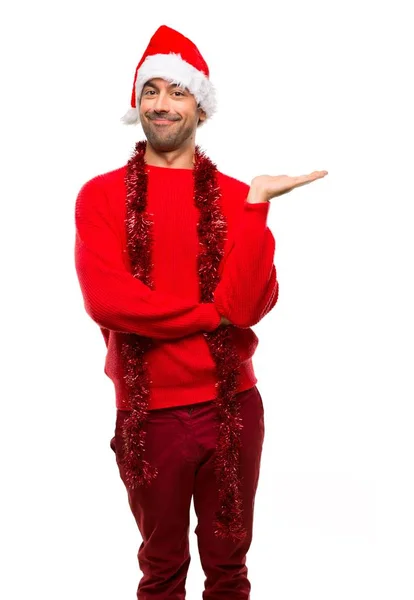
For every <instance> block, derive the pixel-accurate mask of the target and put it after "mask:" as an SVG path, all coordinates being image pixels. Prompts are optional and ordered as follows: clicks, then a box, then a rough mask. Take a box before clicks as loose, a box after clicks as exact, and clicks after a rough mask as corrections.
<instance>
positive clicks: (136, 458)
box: [121, 140, 246, 540]
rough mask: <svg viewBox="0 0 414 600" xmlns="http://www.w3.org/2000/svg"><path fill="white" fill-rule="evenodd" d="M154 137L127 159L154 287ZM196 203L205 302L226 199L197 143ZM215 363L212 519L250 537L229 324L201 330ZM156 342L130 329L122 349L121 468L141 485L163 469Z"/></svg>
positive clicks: (141, 272)
mask: <svg viewBox="0 0 414 600" xmlns="http://www.w3.org/2000/svg"><path fill="white" fill-rule="evenodd" d="M146 144H147V142H146V141H145V140H143V141H139V142H137V143H136V145H135V149H134V152H133V154H132V156H131V158H130V159H129V161H128V164H127V172H126V176H125V183H126V190H127V193H126V218H125V224H126V232H127V249H128V254H129V259H130V263H131V268H132V274H133V276H134V277H136V278H137V279H139V280H140V281H142V282H143V283H144V284H145V285H147V286H148V287H150V288H151V289H154V282H153V280H152V277H151V266H152V265H151V254H152V244H153V238H152V232H151V225H152V222H151V221H150V220H149V219H148V214H147V213H146V207H147V183H148V175H147V172H146V170H145V166H146V163H145V158H144V155H145V150H146ZM193 171H194V203H195V206H196V207H197V208H198V209H199V222H198V223H197V233H198V239H199V242H200V246H199V247H201V249H200V251H199V254H198V256H197V268H198V276H199V283H200V302H213V301H214V290H215V288H216V286H217V284H218V281H219V265H220V261H221V259H222V257H223V254H224V242H225V239H226V238H225V235H226V233H227V224H226V220H225V218H224V215H223V214H222V212H221V207H220V203H219V199H220V188H219V186H218V182H217V174H216V171H217V167H216V165H215V164H214V163H213V162H212V161H211V160H210V159H209V158H208V157H206V156H205V154H204V152H202V151H201V150H200V147H199V146H196V148H195V164H194V169H193ZM202 333H203V335H204V336H205V339H206V342H207V344H208V347H209V350H210V352H211V355H212V357H213V359H214V362H215V364H216V373H217V383H216V388H217V395H216V398H215V399H214V402H215V406H216V408H217V445H216V462H215V474H216V479H217V485H218V498H219V506H218V509H217V512H216V520H215V522H214V524H213V526H214V533H215V535H216V536H217V537H219V538H227V537H229V538H232V539H234V540H240V539H243V538H244V537H245V535H246V529H245V528H244V526H243V519H242V512H243V506H242V494H241V473H240V446H241V435H240V432H241V429H242V427H243V424H242V418H241V416H240V414H239V402H238V400H237V398H236V390H237V386H238V381H239V374H240V357H239V355H238V353H237V351H236V348H235V345H234V342H233V339H232V336H231V333H230V329H229V326H219V327H217V328H216V329H215V330H214V331H211V332H202ZM151 346H152V340H151V338H148V337H144V336H140V335H137V334H133V333H128V334H124V341H123V344H122V349H121V354H122V358H123V364H124V380H125V383H126V387H127V390H128V400H129V407H130V410H131V413H130V414H129V415H128V417H127V418H126V419H124V421H123V425H122V432H121V435H122V443H123V449H122V450H123V451H122V466H123V469H124V479H125V482H126V485H127V486H128V487H130V488H131V489H135V488H136V486H139V485H150V483H151V482H152V480H153V479H154V478H155V477H157V475H158V469H157V467H156V466H155V465H151V464H149V462H148V461H147V460H145V436H146V433H147V432H146V431H145V422H146V418H147V415H148V400H149V397H150V383H151V382H150V381H149V377H148V369H147V362H146V360H145V353H146V351H147V350H149V348H151Z"/></svg>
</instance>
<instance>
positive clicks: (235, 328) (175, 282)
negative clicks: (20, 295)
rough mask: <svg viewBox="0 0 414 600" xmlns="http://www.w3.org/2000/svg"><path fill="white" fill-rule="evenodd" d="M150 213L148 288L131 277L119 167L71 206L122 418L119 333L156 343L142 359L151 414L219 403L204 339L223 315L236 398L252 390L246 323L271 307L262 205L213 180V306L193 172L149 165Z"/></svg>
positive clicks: (79, 257) (80, 270)
mask: <svg viewBox="0 0 414 600" xmlns="http://www.w3.org/2000/svg"><path fill="white" fill-rule="evenodd" d="M145 168H146V171H147V173H148V191H147V213H148V215H149V218H151V220H152V221H153V226H152V233H153V244H152V263H153V267H152V277H153V281H154V290H151V288H150V287H148V286H147V285H145V284H143V283H142V282H141V281H139V280H138V279H137V278H136V277H134V276H133V275H132V273H131V269H130V262H129V257H128V253H127V246H126V241H127V240H126V227H125V218H126V202H125V198H126V186H125V175H126V165H124V166H123V167H120V168H119V169H115V170H113V171H109V172H108V173H104V174H102V175H97V176H96V177H94V178H92V179H90V180H89V181H87V182H86V183H85V184H84V185H83V186H82V188H81V189H80V191H79V193H78V196H77V199H76V206H75V224H76V241H75V265H76V271H77V275H78V279H79V283H80V287H81V291H82V295H83V299H84V306H85V309H86V311H87V313H88V314H89V316H90V317H91V318H92V319H93V320H94V321H95V322H96V323H97V324H98V325H99V326H100V328H101V332H102V334H103V336H104V339H105V343H106V346H107V356H106V361H105V369H104V371H105V374H106V375H107V376H108V377H110V379H111V380H112V381H113V383H114V386H115V396H116V407H117V408H119V409H121V410H127V409H128V408H130V407H129V406H128V400H127V394H126V386H125V384H124V381H123V370H122V361H121V355H120V348H121V343H122V338H123V334H124V333H137V334H140V335H144V336H148V337H151V338H152V339H153V347H152V348H151V349H150V350H149V351H148V352H147V353H146V355H145V357H146V360H147V363H148V371H149V375H150V381H151V393H150V397H151V398H150V403H149V409H150V410H151V409H155V408H167V407H170V406H180V405H187V404H193V403H198V402H206V401H207V400H212V399H213V398H215V397H216V387H215V384H216V382H217V374H216V371H215V368H216V367H215V363H214V361H213V358H212V356H211V354H210V351H209V348H208V346H207V343H206V340H205V338H204V336H203V334H202V331H213V330H214V329H216V327H218V326H219V323H220V315H224V316H225V317H227V318H228V319H229V320H230V321H231V323H232V324H233V325H231V326H229V328H230V330H231V332H232V335H233V338H234V341H235V344H236V348H237V351H238V352H239V355H240V358H241V372H240V383H239V387H238V389H237V392H240V391H244V390H246V389H249V388H251V387H253V386H254V385H255V383H256V382H257V378H256V376H255V374H254V370H253V364H252V356H253V354H254V351H255V349H256V347H257V344H258V338H257V336H256V334H255V333H254V332H253V330H252V329H251V328H250V327H251V326H252V325H255V324H256V323H258V322H259V321H260V320H261V319H262V318H263V317H264V315H265V314H267V313H268V312H269V311H270V310H271V309H272V308H273V306H274V305H275V304H276V301H277V297H278V288H279V286H278V281H277V278H276V269H275V266H274V264H273V260H274V252H275V240H274V237H273V235H272V233H271V231H270V229H269V227H268V226H267V223H266V222H267V214H268V211H269V206H270V203H269V202H261V203H258V204H250V203H247V202H246V198H247V194H248V191H249V186H248V185H246V184H245V183H243V182H241V181H238V180H236V179H234V178H232V177H229V176H228V175H224V174H223V173H221V172H218V182H219V186H220V189H221V199H220V202H221V209H222V211H223V215H224V217H225V219H226V221H227V239H226V242H225V248H224V256H223V259H222V261H221V266H220V281H219V283H218V285H217V288H216V290H215V293H214V302H210V303H200V302H199V280H198V273H197V261H196V257H197V253H198V248H199V245H198V244H199V242H198V236H197V229H196V225H197V220H198V215H199V211H198V209H197V207H196V206H195V204H194V180H193V171H192V169H173V168H167V167H158V166H153V165H147V166H146V167H145Z"/></svg>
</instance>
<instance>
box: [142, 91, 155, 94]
mask: <svg viewBox="0 0 414 600" xmlns="http://www.w3.org/2000/svg"><path fill="white" fill-rule="evenodd" d="M152 92H154V90H146V91H145V92H144V94H149V93H152ZM154 94H155V92H154Z"/></svg>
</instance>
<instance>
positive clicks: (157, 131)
mask: <svg viewBox="0 0 414 600" xmlns="http://www.w3.org/2000/svg"><path fill="white" fill-rule="evenodd" d="M139 112H140V119H141V125H142V128H143V130H144V133H145V135H146V137H147V139H148V141H149V142H150V144H151V146H152V147H153V148H154V149H155V150H158V151H159V152H171V151H172V150H176V149H177V148H180V147H181V146H182V145H183V144H184V143H185V142H186V141H187V140H188V139H189V138H191V137H192V136H195V131H196V129H197V125H198V122H199V121H204V119H205V118H206V115H205V112H204V111H203V110H202V109H201V108H198V107H197V101H196V99H195V97H194V96H193V95H192V94H191V93H190V92H189V91H188V90H187V89H186V88H184V87H179V86H177V85H176V84H174V83H170V82H168V81H166V80H165V79H161V78H158V77H157V78H154V79H151V80H150V81H147V83H146V84H145V85H144V87H143V89H142V94H141V102H140V107H139Z"/></svg>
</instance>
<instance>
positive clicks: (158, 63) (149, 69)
mask: <svg viewBox="0 0 414 600" xmlns="http://www.w3.org/2000/svg"><path fill="white" fill-rule="evenodd" d="M156 77H160V78H162V79H165V80H166V81H169V82H170V83H176V84H177V85H180V86H184V87H186V88H187V89H188V90H189V92H190V93H191V94H193V95H194V97H195V99H196V100H197V102H198V103H199V104H200V107H201V108H202V109H203V110H204V111H205V113H206V116H207V118H209V117H211V116H212V115H213V114H214V113H215V112H216V107H217V103H216V94H215V89H214V86H213V85H212V83H211V81H210V80H209V78H208V77H207V76H206V75H205V74H204V73H203V72H202V71H199V70H198V69H196V68H195V67H193V65H190V63H188V62H187V61H185V60H184V59H183V58H182V57H181V54H174V53H171V54H153V55H151V56H148V57H147V58H146V59H145V60H144V62H143V63H142V65H141V66H140V68H139V70H138V74H137V81H136V85H135V98H136V100H135V102H136V106H137V108H130V109H129V110H128V111H127V112H126V113H125V115H124V116H123V117H122V118H121V121H123V122H124V123H125V124H126V125H132V124H133V123H139V120H140V119H139V110H138V107H139V103H140V99H141V92H142V89H143V87H144V85H145V84H146V83H147V81H149V80H150V79H155V78H156ZM200 125H201V123H200Z"/></svg>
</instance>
